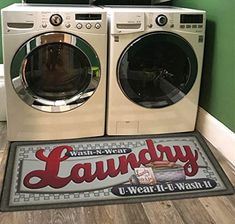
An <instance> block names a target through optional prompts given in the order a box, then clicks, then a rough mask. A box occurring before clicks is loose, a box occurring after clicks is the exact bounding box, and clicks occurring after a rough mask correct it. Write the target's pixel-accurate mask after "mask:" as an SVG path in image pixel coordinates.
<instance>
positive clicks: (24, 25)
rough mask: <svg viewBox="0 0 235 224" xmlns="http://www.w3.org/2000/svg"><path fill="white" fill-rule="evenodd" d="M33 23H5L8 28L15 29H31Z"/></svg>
mask: <svg viewBox="0 0 235 224" xmlns="http://www.w3.org/2000/svg"><path fill="white" fill-rule="evenodd" d="M33 25H34V24H33V23H7V26H8V27H9V28H15V29H31V28H33Z"/></svg>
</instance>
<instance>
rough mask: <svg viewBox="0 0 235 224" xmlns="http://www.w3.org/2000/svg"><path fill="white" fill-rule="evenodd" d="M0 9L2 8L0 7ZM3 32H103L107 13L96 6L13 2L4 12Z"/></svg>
mask: <svg viewBox="0 0 235 224" xmlns="http://www.w3.org/2000/svg"><path fill="white" fill-rule="evenodd" d="M3 11H4V10H3ZM4 18H7V19H6V20H5V19H4V21H3V29H4V32H6V33H12V34H13V33H22V32H23V33H28V32H38V31H42V32H51V31H59V32H82V33H93V34H105V35H107V12H106V11H105V10H103V9H101V8H98V7H86V6H84V7H79V8H74V7H61V6H58V7H49V6H42V7H33V6H31V5H27V6H24V7H21V6H20V5H17V4H15V5H13V6H11V7H9V9H7V10H5V11H4Z"/></svg>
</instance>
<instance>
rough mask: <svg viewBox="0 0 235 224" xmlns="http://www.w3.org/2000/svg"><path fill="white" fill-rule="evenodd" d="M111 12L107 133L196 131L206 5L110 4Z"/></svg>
mask: <svg viewBox="0 0 235 224" xmlns="http://www.w3.org/2000/svg"><path fill="white" fill-rule="evenodd" d="M106 10H107V12H108V17H109V25H110V34H109V38H110V41H109V67H108V73H109V78H108V80H109V81H108V103H107V134H108V135H138V134H159V133H173V132H186V131H193V130H194V128H195V121H196V116H197V109H198V98H199V89H200V80H201V71H202V62H203V50H204V40H205V21H206V15H205V11H199V10H192V9H183V8H174V7H142V8H138V7H137V8H136V7H122V8H117V7H106Z"/></svg>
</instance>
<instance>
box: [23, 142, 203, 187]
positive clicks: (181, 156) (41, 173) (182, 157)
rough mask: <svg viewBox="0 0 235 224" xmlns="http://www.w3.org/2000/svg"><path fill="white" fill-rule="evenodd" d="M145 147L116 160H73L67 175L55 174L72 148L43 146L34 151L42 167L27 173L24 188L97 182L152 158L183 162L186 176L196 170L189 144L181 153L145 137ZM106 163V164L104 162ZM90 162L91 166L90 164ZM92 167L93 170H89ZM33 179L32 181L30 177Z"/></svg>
mask: <svg viewBox="0 0 235 224" xmlns="http://www.w3.org/2000/svg"><path fill="white" fill-rule="evenodd" d="M146 145H147V148H144V149H142V150H140V151H139V154H138V155H136V154H135V153H134V152H131V153H129V154H128V155H121V156H119V157H118V158H116V159H113V158H109V159H107V160H106V161H102V160H100V161H97V162H95V163H93V164H92V163H88V162H87V163H77V164H75V165H74V166H73V167H71V172H70V174H69V175H68V176H67V177H59V175H58V174H59V171H60V168H61V163H62V162H64V161H65V160H67V159H68V158H69V157H68V156H66V155H63V156H62V153H63V152H64V151H65V150H66V152H71V151H73V148H72V147H70V146H66V145H65V146H58V147H56V148H54V149H53V150H52V151H51V152H50V153H49V155H48V156H46V155H45V154H44V153H45V151H44V150H43V149H40V150H38V151H37V152H36V157H37V158H38V159H39V160H40V161H43V162H45V169H44V170H34V171H31V172H30V173H28V174H27V175H26V176H25V178H24V180H23V183H24V185H25V186H26V187H27V188H30V189H39V188H43V187H47V186H50V187H52V188H62V187H65V186H66V185H67V184H69V183H70V182H71V181H73V182H74V183H76V184H79V183H82V182H87V183H90V182H92V181H94V180H95V179H98V180H100V181H102V180H104V179H105V178H107V177H108V176H109V177H112V178H114V177H116V176H118V175H123V174H126V173H128V171H129V170H130V169H135V168H138V167H140V166H141V165H145V164H148V163H150V162H154V161H163V160H166V159H165V158H164V156H165V157H166V158H167V160H168V161H169V162H176V161H181V162H183V163H185V164H184V171H185V174H186V175H187V176H194V175H195V174H196V173H197V172H198V165H197V159H198V152H197V151H196V150H194V151H192V149H191V148H190V147H189V146H183V149H184V152H182V148H181V147H180V146H173V147H169V146H163V145H162V144H158V145H157V146H156V147H155V146H154V142H153V141H152V140H146ZM104 163H106V164H104ZM92 165H93V166H94V167H92ZM92 170H94V171H93V173H92ZM32 178H37V179H39V180H38V181H37V182H36V183H33V182H32ZM34 182H35V180H34Z"/></svg>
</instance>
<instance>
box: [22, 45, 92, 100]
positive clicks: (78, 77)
mask: <svg viewBox="0 0 235 224" xmlns="http://www.w3.org/2000/svg"><path fill="white" fill-rule="evenodd" d="M23 76H24V79H25V82H26V83H27V86H28V87H29V88H30V90H31V91H32V92H33V93H34V94H35V95H37V96H39V97H42V98H44V99H47V100H53V101H54V100H63V99H69V98H71V97H73V96H75V95H77V94H79V93H80V92H82V91H84V90H85V89H86V88H87V86H88V85H89V83H90V82H91V65H90V62H89V60H88V58H87V57H86V55H84V53H83V52H82V51H81V50H79V49H78V48H76V47H74V46H72V45H69V44H65V43H50V44H46V45H42V46H40V47H37V48H36V49H34V50H33V51H32V52H31V53H30V54H29V55H28V56H27V58H26V64H25V65H24V71H23Z"/></svg>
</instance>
